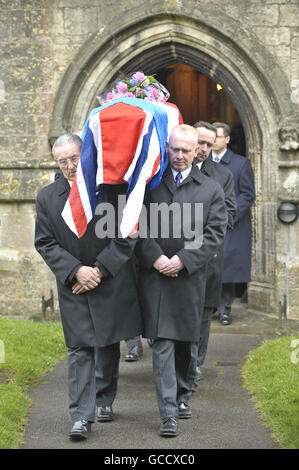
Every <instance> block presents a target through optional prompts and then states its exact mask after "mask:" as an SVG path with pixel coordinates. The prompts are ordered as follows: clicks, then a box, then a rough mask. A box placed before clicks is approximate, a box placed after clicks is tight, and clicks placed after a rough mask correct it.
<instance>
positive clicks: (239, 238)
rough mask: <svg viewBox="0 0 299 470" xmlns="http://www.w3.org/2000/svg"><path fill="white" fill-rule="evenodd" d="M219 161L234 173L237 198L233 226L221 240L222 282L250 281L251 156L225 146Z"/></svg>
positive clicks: (252, 179)
mask: <svg viewBox="0 0 299 470" xmlns="http://www.w3.org/2000/svg"><path fill="white" fill-rule="evenodd" d="M209 158H212V157H211V156H209ZM219 164H221V165H223V166H224V167H225V168H228V169H229V170H230V171H231V172H232V174H233V177H234V183H235V195H236V201H237V212H236V218H235V222H234V229H233V230H231V231H228V232H227V235H226V237H225V241H224V269H223V277H222V282H249V281H250V280H251V277H250V271H251V213H250V208H251V206H252V204H253V203H254V201H255V185H254V174H253V171H252V167H251V163H250V160H249V159H248V158H246V157H242V156H241V155H237V154H236V153H233V152H232V151H231V150H230V149H227V151H226V153H225V154H224V156H223V157H222V159H221V162H220V163H219Z"/></svg>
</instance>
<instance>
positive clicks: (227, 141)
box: [226, 135, 230, 144]
mask: <svg viewBox="0 0 299 470" xmlns="http://www.w3.org/2000/svg"><path fill="white" fill-rule="evenodd" d="M229 142H230V136H229V135H228V136H227V137H226V143H227V144H229Z"/></svg>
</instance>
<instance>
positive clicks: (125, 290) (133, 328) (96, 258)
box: [35, 134, 141, 440]
mask: <svg viewBox="0 0 299 470" xmlns="http://www.w3.org/2000/svg"><path fill="white" fill-rule="evenodd" d="M81 145H82V141H81V139H80V137H79V136H78V135H75V134H66V135H63V136H61V137H59V138H58V139H57V140H56V142H55V143H54V145H53V149H52V152H53V156H54V159H55V160H56V161H57V164H58V166H59V168H60V170H61V173H59V174H58V177H57V178H56V180H55V182H54V183H52V184H50V185H49V186H46V187H45V188H43V189H41V190H40V191H39V193H38V195H37V201H36V213H37V218H36V230H35V247H36V249H37V251H38V252H39V253H40V255H41V256H42V257H43V259H44V261H45V262H46V264H47V265H48V266H49V268H50V269H51V270H52V272H53V273H54V275H55V276H56V281H57V291H58V298H59V307H60V313H61V320H62V326H63V331H64V336H65V342H66V346H67V348H68V351H67V361H68V386H69V411H70V415H71V418H72V420H73V427H72V430H71V432H70V438H71V439H72V440H80V439H86V438H87V437H88V433H89V431H90V427H91V423H92V422H94V421H95V409H96V405H97V407H98V409H97V421H111V420H112V419H113V412H112V403H113V401H114V398H115V396H116V390H117V379H118V368H119V358H120V347H119V342H120V341H121V340H125V339H127V338H130V337H133V336H136V335H139V334H141V317H140V311H139V304H138V300H137V289H136V286H135V282H134V270H133V266H132V264H131V255H132V253H133V249H134V246H135V243H136V242H135V241H134V240H132V239H128V238H127V239H118V238H108V237H107V236H106V237H105V238H101V237H100V236H99V234H98V231H97V235H96V232H95V225H96V223H97V221H98V220H99V217H100V216H95V217H94V218H93V219H92V220H91V221H90V223H89V224H88V227H87V230H86V232H85V234H84V236H83V237H82V238H80V239H79V238H78V237H77V236H76V235H75V234H74V233H73V232H72V231H71V230H70V229H69V227H68V226H67V225H66V223H65V222H64V219H63V218H62V216H61V213H62V211H63V208H64V206H65V203H66V201H67V199H68V197H69V193H70V188H71V185H72V182H73V179H74V177H75V173H76V170H77V166H78V163H79V160H80V151H81ZM112 190H113V188H112V187H110V188H106V190H105V194H104V195H103V196H101V199H100V201H99V202H101V200H103V202H106V203H107V202H108V203H111V204H113V206H114V207H116V201H117V194H116V193H115V194H114V192H112ZM116 221H117V214H116ZM116 233H117V231H116Z"/></svg>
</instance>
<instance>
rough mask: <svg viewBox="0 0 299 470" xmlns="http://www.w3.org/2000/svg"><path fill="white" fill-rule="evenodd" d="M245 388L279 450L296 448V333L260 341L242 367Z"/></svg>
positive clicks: (298, 411) (298, 425)
mask: <svg viewBox="0 0 299 470" xmlns="http://www.w3.org/2000/svg"><path fill="white" fill-rule="evenodd" d="M242 375H243V378H244V383H245V387H246V389H247V390H248V391H249V392H250V394H251V395H252V396H253V399H254V402H255V406H256V408H257V409H258V410H259V412H260V413H261V416H262V417H263V420H264V422H265V424H266V425H267V426H268V427H269V428H270V430H271V431H272V433H273V437H274V438H275V439H276V440H277V441H278V442H279V444H280V447H281V448H283V449H299V334H298V335H297V336H283V337H281V338H279V339H274V340H267V341H264V342H263V343H262V344H261V345H260V346H259V347H258V348H257V349H255V350H253V351H251V352H250V353H249V355H248V358H247V361H246V363H245V365H244V366H243V368H242Z"/></svg>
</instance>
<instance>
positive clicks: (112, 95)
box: [107, 90, 116, 100]
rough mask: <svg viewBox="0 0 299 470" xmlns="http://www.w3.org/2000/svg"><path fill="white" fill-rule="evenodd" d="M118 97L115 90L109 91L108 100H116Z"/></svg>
mask: <svg viewBox="0 0 299 470" xmlns="http://www.w3.org/2000/svg"><path fill="white" fill-rule="evenodd" d="M115 98H116V93H115V91H114V90H112V91H110V92H109V93H107V100H114V99H115Z"/></svg>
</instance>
